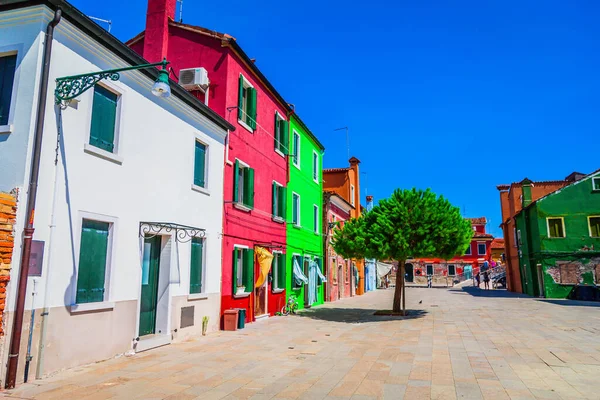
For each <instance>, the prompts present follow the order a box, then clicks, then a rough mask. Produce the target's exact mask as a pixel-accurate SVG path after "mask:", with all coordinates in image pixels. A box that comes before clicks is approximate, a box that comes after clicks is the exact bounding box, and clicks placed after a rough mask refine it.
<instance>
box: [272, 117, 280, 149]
mask: <svg viewBox="0 0 600 400" xmlns="http://www.w3.org/2000/svg"><path fill="white" fill-rule="evenodd" d="M274 126H275V129H274V134H273V136H274V137H275V150H281V137H280V132H279V131H280V120H279V116H278V115H277V113H275V125H274Z"/></svg>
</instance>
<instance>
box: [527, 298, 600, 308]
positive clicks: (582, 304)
mask: <svg viewBox="0 0 600 400" xmlns="http://www.w3.org/2000/svg"><path fill="white" fill-rule="evenodd" d="M538 301H540V302H542V303H549V304H556V305H557V306H576V307H600V302H597V301H582V300H569V299H539V300H538Z"/></svg>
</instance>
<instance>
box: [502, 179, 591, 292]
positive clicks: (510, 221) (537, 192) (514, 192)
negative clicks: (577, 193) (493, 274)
mask: <svg viewBox="0 0 600 400" xmlns="http://www.w3.org/2000/svg"><path fill="white" fill-rule="evenodd" d="M582 176H584V174H581V173H578V172H573V173H572V174H570V175H569V176H567V177H566V178H565V179H564V180H562V181H540V182H532V181H530V180H529V179H527V178H525V179H523V181H521V182H515V183H511V184H509V185H508V184H507V185H498V186H496V189H498V190H499V191H500V206H501V208H502V224H500V227H501V228H502V233H503V235H504V255H505V258H506V260H505V264H506V285H507V287H508V290H510V291H511V292H518V293H523V288H522V287H521V272H520V270H519V250H518V248H517V240H516V236H517V229H516V228H515V221H514V216H515V215H516V214H517V213H518V212H519V211H521V196H522V194H523V190H522V185H523V183H524V182H530V183H531V201H536V200H537V199H539V198H541V197H543V196H546V195H547V194H550V193H552V192H554V191H556V190H558V189H560V188H563V187H565V186H567V185H568V184H570V183H572V182H574V181H576V180H578V179H580V178H581V177H582Z"/></svg>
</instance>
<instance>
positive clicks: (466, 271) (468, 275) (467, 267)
mask: <svg viewBox="0 0 600 400" xmlns="http://www.w3.org/2000/svg"><path fill="white" fill-rule="evenodd" d="M463 273H464V274H465V279H471V278H472V277H473V267H471V266H470V265H465V268H464V270H463Z"/></svg>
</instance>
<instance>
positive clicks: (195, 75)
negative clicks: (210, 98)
mask: <svg viewBox="0 0 600 400" xmlns="http://www.w3.org/2000/svg"><path fill="white" fill-rule="evenodd" d="M209 83H210V81H209V80H208V72H207V71H206V69H205V68H202V67H200V68H186V69H182V70H179V84H180V85H181V86H183V88H184V89H186V90H198V89H203V90H206V89H207V88H208V85H209Z"/></svg>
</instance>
